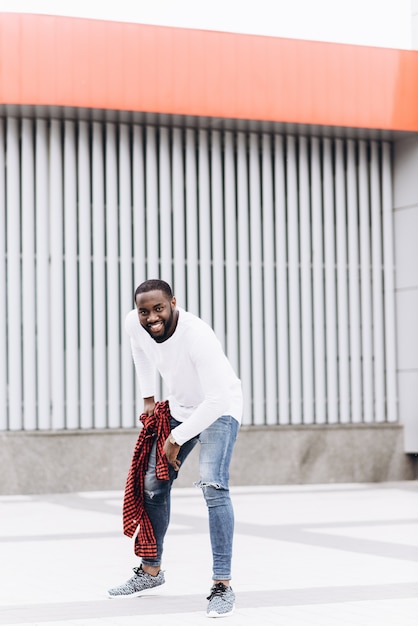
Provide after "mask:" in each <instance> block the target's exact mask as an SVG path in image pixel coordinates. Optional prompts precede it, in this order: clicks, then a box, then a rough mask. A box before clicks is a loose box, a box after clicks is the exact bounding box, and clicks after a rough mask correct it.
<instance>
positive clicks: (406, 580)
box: [0, 481, 418, 626]
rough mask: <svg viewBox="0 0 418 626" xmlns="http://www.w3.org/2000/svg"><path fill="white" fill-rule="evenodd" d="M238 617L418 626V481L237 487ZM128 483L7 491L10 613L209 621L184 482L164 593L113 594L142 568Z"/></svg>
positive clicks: (0, 529)
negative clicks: (128, 528)
mask: <svg viewBox="0 0 418 626" xmlns="http://www.w3.org/2000/svg"><path fill="white" fill-rule="evenodd" d="M232 494H233V499H234V505H235V515H236V536H235V545H234V570H233V571H234V574H233V581H232V585H233V588H234V590H235V592H236V596H237V605H236V611H235V613H234V614H233V615H232V616H231V617H228V618H226V619H227V620H228V621H227V622H226V623H228V624H230V626H233V625H237V626H245V625H247V624H254V622H255V623H257V624H262V625H274V626H277V625H283V626H335V625H336V624H338V626H340V625H344V626H374V625H376V626H377V625H378V626H386V625H387V626H416V624H417V620H418V617H417V616H418V481H409V482H399V483H378V484H334V485H309V486H302V485H301V486H273V487H271V486H269V487H235V488H232ZM122 497H123V494H122V492H120V491H118V492H109V491H105V492H94V493H69V494H52V495H38V496H0V554H1V560H0V566H1V588H0V624H10V625H11V624H14V625H21V626H23V625H25V626H35V625H37V626H41V625H42V626H43V625H45V626H69V625H72V626H75V625H77V626H98V625H103V626H110V625H112V626H131V625H134V624H135V625H139V624H141V623H149V624H152V625H153V626H159V625H163V624H169V625H170V626H176V625H179V626H180V625H182V626H184V625H187V624H193V626H196V625H198V624H208V623H209V622H208V620H207V618H206V616H205V609H206V604H207V602H206V598H205V596H206V595H208V592H209V587H210V575H211V560H210V548H209V537H208V532H207V512H206V506H205V504H204V500H203V497H202V495H201V493H200V491H199V490H197V489H194V488H190V489H188V488H186V489H183V488H175V489H174V490H173V505H172V524H171V527H170V530H169V533H168V535H167V538H166V548H165V559H164V564H163V568H164V569H165V571H166V580H167V583H166V585H165V586H164V587H162V588H161V590H160V593H159V594H158V595H154V596H149V597H140V598H131V599H129V600H109V599H107V597H106V590H107V588H108V587H111V586H114V585H116V584H119V583H121V582H123V581H124V580H126V579H127V578H129V577H130V575H131V568H132V567H133V566H134V565H137V564H138V562H137V559H136V557H135V556H134V554H133V549H132V542H131V540H129V539H128V538H126V537H125V536H124V535H123V534H122V530H121V526H122V522H121V508H122Z"/></svg>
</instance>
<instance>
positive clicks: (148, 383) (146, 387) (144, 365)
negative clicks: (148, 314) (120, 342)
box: [125, 314, 156, 398]
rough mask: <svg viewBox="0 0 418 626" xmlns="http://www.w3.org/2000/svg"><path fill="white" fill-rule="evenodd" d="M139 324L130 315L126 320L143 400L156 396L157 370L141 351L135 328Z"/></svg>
mask: <svg viewBox="0 0 418 626" xmlns="http://www.w3.org/2000/svg"><path fill="white" fill-rule="evenodd" d="M135 324H139V322H138V319H137V318H136V316H135V317H133V316H132V315H131V314H129V315H128V316H127V318H126V323H125V328H126V331H127V333H128V334H129V336H130V342H131V351H132V358H133V361H134V364H135V371H136V376H137V379H138V382H139V388H140V390H141V396H142V398H149V397H151V396H155V380H156V368H155V366H154V365H153V364H152V363H151V362H150V360H149V359H148V357H147V355H146V354H145V352H144V351H143V350H142V349H141V347H140V346H139V344H138V341H137V340H136V338H135V333H134V332H133V327H134V325H135Z"/></svg>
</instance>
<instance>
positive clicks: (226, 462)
mask: <svg viewBox="0 0 418 626" xmlns="http://www.w3.org/2000/svg"><path fill="white" fill-rule="evenodd" d="M238 428H239V425H238V422H237V421H236V420H235V419H234V418H233V417H230V416H229V415H224V416H222V417H220V418H219V419H217V420H216V422H214V423H213V424H211V425H210V426H209V428H207V429H206V430H204V431H203V432H202V433H201V434H200V435H199V440H200V443H201V449H200V481H199V483H197V486H199V487H201V488H202V491H203V495H204V497H205V501H206V505H207V507H208V512H209V531H210V540H211V546H212V555H213V580H214V581H215V582H224V584H228V581H229V580H230V578H231V560H232V542H233V535H234V510H233V506H232V502H231V498H230V494H229V466H230V462H231V457H232V452H233V449H234V445H235V440H236V437H237V433H238Z"/></svg>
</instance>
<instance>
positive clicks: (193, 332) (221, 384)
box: [125, 307, 243, 445]
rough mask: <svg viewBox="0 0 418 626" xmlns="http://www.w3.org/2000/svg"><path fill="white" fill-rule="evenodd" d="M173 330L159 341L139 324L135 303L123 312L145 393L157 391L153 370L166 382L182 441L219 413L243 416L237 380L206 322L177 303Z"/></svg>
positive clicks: (178, 437) (145, 395)
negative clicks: (133, 307)
mask: <svg viewBox="0 0 418 626" xmlns="http://www.w3.org/2000/svg"><path fill="white" fill-rule="evenodd" d="M178 311H179V318H178V322H177V327H176V330H175V331H174V333H173V335H172V336H171V337H170V338H169V339H167V340H166V341H164V342H162V343H157V342H156V341H154V339H152V337H151V336H150V335H149V334H148V333H147V331H146V330H145V329H144V328H142V326H141V324H140V323H139V319H138V312H137V310H136V309H134V310H133V311H130V313H128V315H127V316H126V322H125V328H126V331H127V333H128V334H129V336H130V339H131V349H132V356H133V360H134V363H135V369H136V373H137V376H138V380H139V385H140V389H141V394H142V397H143V398H149V397H151V396H155V381H156V376H155V373H156V372H155V370H156V369H157V370H158V371H159V372H160V374H161V377H162V378H163V380H164V382H165V384H166V386H167V388H168V397H167V400H168V401H169V404H170V411H171V415H172V416H173V417H174V418H175V419H176V420H178V421H179V422H182V424H180V426H178V427H177V428H175V429H174V430H173V436H174V439H175V440H176V441H177V443H179V444H180V445H183V444H184V443H185V442H186V441H189V439H192V437H195V436H196V435H198V434H199V433H201V432H202V430H204V429H205V428H207V427H208V426H210V424H212V423H213V422H214V421H215V420H217V419H218V417H221V416H222V415H231V416H232V417H234V418H235V419H236V420H237V421H238V422H239V423H241V418H242V408H243V406H242V405H243V401H242V390H241V381H240V380H239V378H237V376H236V375H235V373H234V371H233V369H232V367H231V364H230V363H229V361H228V359H227V357H226V356H225V354H224V352H223V349H222V346H221V344H220V342H219V340H218V338H217V337H216V335H215V333H214V332H213V330H212V329H211V327H210V326H208V324H206V323H205V322H204V321H203V320H201V319H200V318H198V317H196V316H195V315H193V314H192V313H188V312H186V311H184V310H183V309H181V308H180V307H178Z"/></svg>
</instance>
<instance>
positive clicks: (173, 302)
mask: <svg viewBox="0 0 418 626" xmlns="http://www.w3.org/2000/svg"><path fill="white" fill-rule="evenodd" d="M176 304H177V302H176V299H175V297H174V296H173V297H172V298H171V305H172V307H173V308H175V306H176Z"/></svg>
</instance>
